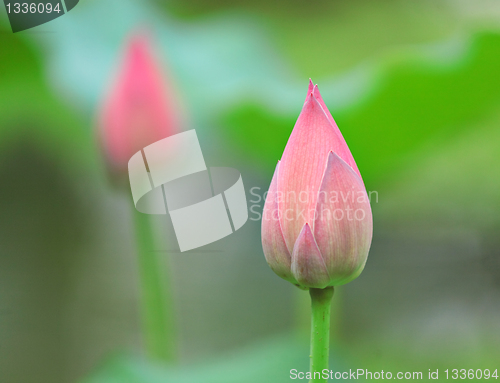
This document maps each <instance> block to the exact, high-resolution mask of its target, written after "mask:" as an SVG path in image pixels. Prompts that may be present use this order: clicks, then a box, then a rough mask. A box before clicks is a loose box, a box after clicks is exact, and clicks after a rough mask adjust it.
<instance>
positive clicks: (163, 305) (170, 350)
mask: <svg viewBox="0 0 500 383" xmlns="http://www.w3.org/2000/svg"><path fill="white" fill-rule="evenodd" d="M134 220H135V231H136V239H137V247H138V261H139V262H138V263H139V274H140V283H141V289H142V317H143V318H142V319H143V327H144V336H145V342H146V348H147V352H148V355H149V356H150V357H151V358H154V359H157V360H161V361H165V362H171V361H173V360H174V359H175V354H176V352H175V350H176V348H175V343H176V339H175V336H174V318H173V317H174V311H173V309H172V299H171V297H170V291H169V286H168V278H167V276H168V270H167V268H166V266H167V265H166V264H165V263H166V262H163V259H162V257H161V256H159V253H158V252H156V251H154V249H155V236H154V230H153V226H152V224H151V217H150V216H149V215H147V214H142V213H139V212H138V211H137V210H135V209H134Z"/></svg>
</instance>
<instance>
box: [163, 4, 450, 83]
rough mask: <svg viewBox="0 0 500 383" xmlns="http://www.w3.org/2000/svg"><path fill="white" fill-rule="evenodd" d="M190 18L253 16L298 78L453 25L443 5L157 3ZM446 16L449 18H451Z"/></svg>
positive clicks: (437, 34)
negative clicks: (228, 14) (242, 14)
mask: <svg viewBox="0 0 500 383" xmlns="http://www.w3.org/2000/svg"><path fill="white" fill-rule="evenodd" d="M158 3H159V4H161V5H162V6H164V7H166V8H167V9H168V10H169V11H170V12H173V13H175V14H176V15H179V16H181V17H184V18H188V19H193V18H201V17H206V15H208V14H211V13H215V12H218V11H221V10H224V12H226V13H227V12H230V11H233V12H241V13H246V14H252V15H253V16H254V17H255V18H258V19H260V20H262V21H263V22H264V24H265V25H266V26H267V27H268V29H269V30H270V31H271V32H272V33H270V34H269V39H270V40H271V41H272V42H273V45H274V46H275V47H276V49H277V50H278V51H280V53H282V54H284V56H285V57H286V58H288V59H289V60H291V61H292V62H293V64H294V66H295V68H296V69H298V70H299V72H300V74H301V75H302V76H305V77H306V78H307V77H314V78H318V77H323V76H328V75H331V74H332V73H338V72H340V71H342V70H347V69H349V68H351V67H352V66H353V65H356V64H358V63H359V62H361V61H363V60H365V59H369V58H372V57H373V56H374V55H378V54H379V53H380V51H381V50H383V49H385V48H386V47H389V46H394V45H400V44H417V43H425V42H430V41H435V40H436V39H439V38H445V37H446V36H448V35H449V34H450V33H451V32H452V31H453V30H454V28H455V27H456V22H457V20H456V17H455V16H451V14H452V11H451V10H450V7H449V4H447V3H446V2H443V1H429V0H424V1H418V2H408V1H401V0H380V1H377V2H373V1H366V0H357V1H355V2H346V1H338V0H337V1H331V0H320V1H314V2H304V1H285V0H279V1H265V0H258V1H251V2H249V1H245V0H240V1H226V0H218V1H204V0H190V1H180V0H170V1H168V2H164V1H158ZM450 16H451V17H450Z"/></svg>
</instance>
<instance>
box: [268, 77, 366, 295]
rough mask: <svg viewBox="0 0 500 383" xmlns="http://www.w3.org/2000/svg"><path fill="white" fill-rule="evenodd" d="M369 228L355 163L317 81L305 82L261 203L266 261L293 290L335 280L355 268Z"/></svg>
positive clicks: (341, 280)
mask: <svg viewBox="0 0 500 383" xmlns="http://www.w3.org/2000/svg"><path fill="white" fill-rule="evenodd" d="M372 231H373V223H372V212H371V208H370V202H369V200H368V195H367V193H366V189H365V186H364V184H363V181H362V179H361V175H360V173H359V170H358V167H357V166H356V163H355V162H354V158H353V157H352V155H351V152H350V150H349V148H348V146H347V144H346V142H345V140H344V138H343V137H342V134H341V133H340V130H339V128H338V127H337V124H336V123H335V121H334V120H333V117H332V116H331V114H330V112H329V111H328V109H327V107H326V105H325V103H324V102H323V99H322V98H321V95H320V93H319V90H318V87H317V85H315V86H313V84H312V82H310V84H309V91H308V95H307V98H306V101H305V103H304V107H303V109H302V112H301V113H300V116H299V118H298V120H297V123H296V124H295V127H294V128H293V131H292V134H291V135H290V138H289V140H288V143H287V145H286V148H285V151H284V153H283V157H282V158H281V161H278V165H277V166H276V170H275V172H274V176H273V179H272V181H271V186H270V187H269V192H268V195H267V198H266V203H265V205H264V212H263V217H262V245H263V248H264V254H265V256H266V260H267V263H268V264H269V266H271V268H272V269H273V270H274V272H275V273H276V274H278V275H279V276H280V277H282V278H283V279H286V280H287V281H290V282H292V283H294V284H296V285H297V286H299V287H301V288H306V289H307V288H325V287H327V286H336V285H342V284H345V283H347V282H350V281H351V280H353V279H355V278H356V277H357V276H358V275H359V274H360V273H361V271H362V270H363V268H364V265H365V263H366V258H367V256H368V250H369V248H370V244H371V240H372Z"/></svg>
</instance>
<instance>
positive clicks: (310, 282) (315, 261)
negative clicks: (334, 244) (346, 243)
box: [292, 223, 330, 289]
mask: <svg viewBox="0 0 500 383" xmlns="http://www.w3.org/2000/svg"><path fill="white" fill-rule="evenodd" d="M292 273H293V275H294V276H295V279H296V280H297V281H298V282H299V283H300V284H301V285H302V286H304V287H309V288H311V287H312V288H318V289H324V288H325V287H327V286H328V285H329V283H330V276H329V275H328V270H327V268H326V265H325V261H324V260H323V257H322V256H321V252H320V251H319V248H318V245H317V244H316V241H315V240H314V237H313V235H312V232H311V228H310V227H309V225H308V224H307V223H306V224H305V225H304V227H303V228H302V230H301V232H300V234H299V237H298V238H297V242H296V243H295V247H294V248H293V254H292Z"/></svg>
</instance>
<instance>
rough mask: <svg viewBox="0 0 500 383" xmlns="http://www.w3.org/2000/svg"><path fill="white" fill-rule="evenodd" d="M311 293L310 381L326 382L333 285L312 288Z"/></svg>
mask: <svg viewBox="0 0 500 383" xmlns="http://www.w3.org/2000/svg"><path fill="white" fill-rule="evenodd" d="M309 293H310V295H311V310H312V315H311V375H312V379H311V380H310V381H309V382H326V381H327V380H328V379H323V377H322V373H321V372H322V371H323V370H324V369H328V354H329V350H330V307H331V303H332V298H333V287H327V288H326V289H310V290H309Z"/></svg>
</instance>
